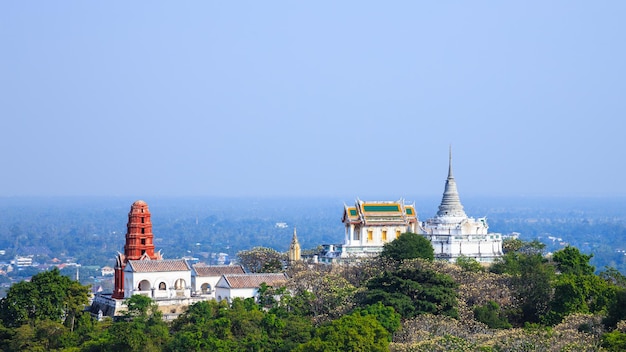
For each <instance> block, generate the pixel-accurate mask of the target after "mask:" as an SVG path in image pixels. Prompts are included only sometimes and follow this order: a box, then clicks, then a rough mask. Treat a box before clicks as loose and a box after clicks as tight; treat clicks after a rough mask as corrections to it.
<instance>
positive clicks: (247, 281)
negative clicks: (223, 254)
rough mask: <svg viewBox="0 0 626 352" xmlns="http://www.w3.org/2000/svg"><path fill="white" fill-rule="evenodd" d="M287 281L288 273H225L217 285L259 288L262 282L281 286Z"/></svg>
mask: <svg viewBox="0 0 626 352" xmlns="http://www.w3.org/2000/svg"><path fill="white" fill-rule="evenodd" d="M286 282H287V274H284V273H278V274H232V275H223V276H222V278H221V279H220V281H219V282H218V283H217V285H215V286H216V287H227V288H257V287H260V286H261V284H262V283H265V284H266V285H268V286H280V285H283V284H285V283H286Z"/></svg>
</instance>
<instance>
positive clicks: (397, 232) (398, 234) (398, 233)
mask: <svg viewBox="0 0 626 352" xmlns="http://www.w3.org/2000/svg"><path fill="white" fill-rule="evenodd" d="M400 233H401V232H400V230H396V238H398V237H400Z"/></svg>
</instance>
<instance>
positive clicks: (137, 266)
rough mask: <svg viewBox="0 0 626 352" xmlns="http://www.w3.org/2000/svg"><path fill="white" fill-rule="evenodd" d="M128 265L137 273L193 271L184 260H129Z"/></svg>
mask: <svg viewBox="0 0 626 352" xmlns="http://www.w3.org/2000/svg"><path fill="white" fill-rule="evenodd" d="M128 265H129V266H130V268H131V270H132V271H133V272H136V273H154V272H159V271H187V270H191V267H190V266H189V264H187V261H185V260H183V259H161V260H129V261H128Z"/></svg>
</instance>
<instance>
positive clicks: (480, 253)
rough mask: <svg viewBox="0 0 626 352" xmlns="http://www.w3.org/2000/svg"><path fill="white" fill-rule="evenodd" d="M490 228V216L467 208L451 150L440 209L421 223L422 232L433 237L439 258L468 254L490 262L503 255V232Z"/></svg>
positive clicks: (451, 257)
mask: <svg viewBox="0 0 626 352" xmlns="http://www.w3.org/2000/svg"><path fill="white" fill-rule="evenodd" d="M488 230H489V226H488V225H487V219H486V218H484V217H483V218H478V219H474V218H471V217H468V216H467V214H465V211H464V210H463V205H461V200H460V198H459V192H458V191H457V187H456V181H455V180H454V176H453V175H452V152H450V159H449V165H448V178H447V180H446V187H445V190H444V192H443V198H442V199H441V204H440V205H439V211H438V212H437V215H435V217H433V218H431V219H428V220H426V221H425V222H423V223H422V224H421V233H422V234H423V235H424V236H426V238H428V239H429V240H430V241H431V243H432V245H433V249H434V250H435V258H436V259H443V260H448V261H450V262H455V261H456V259H457V258H459V257H463V256H464V257H469V258H474V259H476V260H477V261H479V262H484V263H489V262H493V261H494V260H495V259H496V258H498V257H500V256H502V235H501V234H499V233H489V232H488Z"/></svg>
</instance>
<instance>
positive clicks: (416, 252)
mask: <svg viewBox="0 0 626 352" xmlns="http://www.w3.org/2000/svg"><path fill="white" fill-rule="evenodd" d="M380 255H381V257H384V258H390V259H393V260H396V261H402V260H405V259H417V258H421V259H426V260H433V259H434V258H435V252H434V250H433V246H432V244H431V243H430V241H429V240H428V239H426V237H424V236H422V235H418V234H416V233H412V232H405V233H403V234H401V235H400V236H399V237H398V238H396V239H395V240H393V241H391V242H389V243H387V244H385V245H384V247H383V251H382V252H381V253H380Z"/></svg>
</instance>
